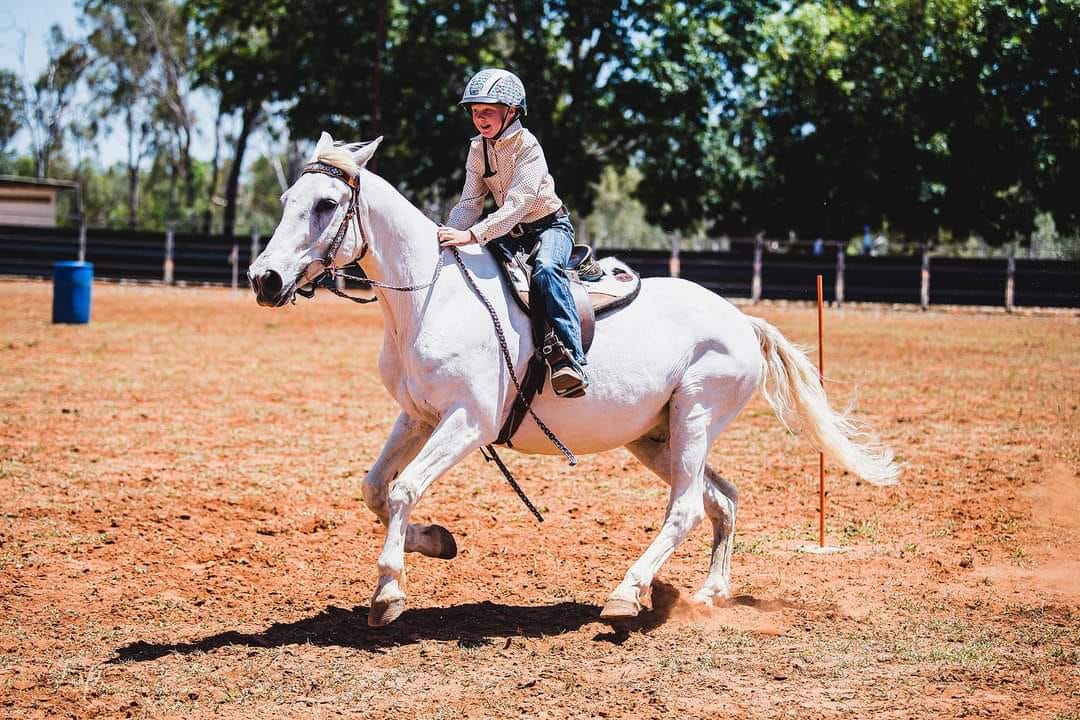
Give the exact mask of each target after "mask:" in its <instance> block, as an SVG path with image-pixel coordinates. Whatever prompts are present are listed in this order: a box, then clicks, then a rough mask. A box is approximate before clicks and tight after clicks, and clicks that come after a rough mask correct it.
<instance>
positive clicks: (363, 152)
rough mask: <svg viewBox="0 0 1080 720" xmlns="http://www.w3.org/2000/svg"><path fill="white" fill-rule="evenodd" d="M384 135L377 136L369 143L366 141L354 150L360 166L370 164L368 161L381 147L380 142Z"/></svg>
mask: <svg viewBox="0 0 1080 720" xmlns="http://www.w3.org/2000/svg"><path fill="white" fill-rule="evenodd" d="M382 139H383V136H382V135H380V136H379V137H377V138H375V139H374V140H372V141H371V142H369V143H365V144H364V145H363V146H362V147H359V148H357V149H356V150H353V159H354V160H356V164H357V165H358V166H359V167H364V166H365V165H367V164H368V161H369V160H371V158H373V157H374V156H375V151H376V150H378V149H379V143H381V142H382Z"/></svg>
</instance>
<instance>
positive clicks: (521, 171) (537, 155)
mask: <svg viewBox="0 0 1080 720" xmlns="http://www.w3.org/2000/svg"><path fill="white" fill-rule="evenodd" d="M483 143H484V138H483V137H482V136H480V135H477V136H476V137H474V138H473V139H472V142H471V143H470V145H469V157H468V159H467V160H466V161H465V187H464V189H463V190H462V191H461V200H460V201H459V202H458V204H457V205H455V206H454V209H453V210H451V211H450V217H449V218H448V219H447V221H446V224H447V225H449V226H450V227H452V228H455V229H457V230H471V231H472V234H473V235H474V236H475V237H476V240H477V241H478V242H479V243H480V244H484V243H486V242H487V241H489V240H493V239H495V238H499V237H502V236H503V235H506V234H507V233H509V232H510V230H511V228H513V227H514V226H515V225H517V224H518V223H523V222H536V221H537V220H539V219H540V218H542V217H544V216H545V215H550V214H551V213H553V212H555V211H556V210H558V209H559V208H561V207H562V204H563V203H562V200H560V199H559V196H558V195H556V194H555V180H554V179H553V178H552V177H551V174H550V173H549V172H548V166H547V160H546V159H545V158H544V149H543V148H541V147H540V143H539V141H537V139H536V136H535V135H533V134H532V133H531V132H529V131H528V130H527V129H525V128H524V127H523V126H522V125H521V121H520V120H515V121H514V122H513V123H512V124H511V125H510V126H509V127H508V128H506V131H505V132H504V133H503V134H502V137H500V138H499V139H498V140H495V141H494V142H488V148H487V154H488V164H489V165H490V167H491V171H492V172H494V173H495V174H494V175H492V176H491V177H488V178H485V177H484V146H483ZM489 192H490V193H491V194H492V196H493V197H494V198H495V204H496V205H497V206H498V209H497V210H495V211H494V212H492V213H491V214H490V215H488V216H487V217H486V218H484V219H483V220H480V215H481V213H483V211H484V199H485V198H486V197H487V194H488V193H489ZM478 220H479V222H477V221H478Z"/></svg>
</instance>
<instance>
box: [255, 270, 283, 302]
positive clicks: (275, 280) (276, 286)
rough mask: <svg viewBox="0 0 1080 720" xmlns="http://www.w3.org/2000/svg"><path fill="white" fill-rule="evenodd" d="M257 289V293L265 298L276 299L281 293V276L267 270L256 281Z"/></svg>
mask: <svg viewBox="0 0 1080 720" xmlns="http://www.w3.org/2000/svg"><path fill="white" fill-rule="evenodd" d="M256 283H257V287H258V291H257V292H258V293H259V294H260V295H262V296H263V297H265V298H274V297H277V294H278V293H279V292H281V288H282V286H283V285H284V283H282V281H281V276H280V275H278V274H277V273H276V272H274V271H273V270H267V271H266V272H264V273H263V274H262V276H261V277H259V278H258V279H257V281H256Z"/></svg>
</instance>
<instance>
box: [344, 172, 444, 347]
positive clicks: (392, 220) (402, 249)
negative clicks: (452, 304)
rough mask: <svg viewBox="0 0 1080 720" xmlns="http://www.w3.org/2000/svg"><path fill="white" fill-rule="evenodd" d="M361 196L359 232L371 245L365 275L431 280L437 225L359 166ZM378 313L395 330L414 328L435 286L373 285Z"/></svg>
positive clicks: (408, 282) (386, 280)
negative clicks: (361, 228)
mask: <svg viewBox="0 0 1080 720" xmlns="http://www.w3.org/2000/svg"><path fill="white" fill-rule="evenodd" d="M360 187H361V191H360V192H361V193H362V194H363V196H364V199H365V201H366V202H365V205H366V218H365V219H364V231H365V232H366V233H367V234H368V238H367V240H368V242H369V243H370V250H369V252H368V254H367V255H366V256H365V257H364V259H363V260H361V261H360V267H361V268H362V269H363V271H364V274H365V275H366V276H367V277H369V278H371V279H372V280H377V281H379V282H380V283H383V284H386V285H392V286H394V287H410V286H415V285H424V284H426V283H428V282H430V281H431V279H432V277H433V276H434V274H435V268H436V265H437V264H438V263H441V262H443V261H444V258H443V257H442V256H443V253H440V252H439V246H438V239H437V237H436V235H435V230H436V226H435V223H433V222H432V221H431V220H429V219H428V218H427V217H426V216H425V215H424V214H423V213H422V212H420V210H418V209H417V208H416V207H415V206H414V205H413V204H412V203H410V202H409V201H408V200H406V199H405V197H404V196H403V195H401V194H400V193H399V192H398V191H397V190H396V189H394V188H393V187H392V186H391V185H390V184H389V183H387V182H386V181H385V180H383V179H382V178H380V177H378V176H377V175H375V174H373V173H370V172H368V171H363V175H362V177H361V179H360ZM375 292H376V294H377V295H378V296H379V302H380V304H381V305H382V306H383V315H384V317H385V319H386V321H387V323H390V324H392V325H394V326H395V329H396V330H397V331H400V332H407V330H408V328H409V327H413V328H415V327H418V325H419V322H420V319H421V317H422V315H423V313H424V308H425V305H426V304H427V302H428V300H429V299H430V297H432V296H433V294H434V288H432V289H427V288H425V289H422V290H414V291H411V292H409V291H399V290H378V289H377V290H376V291H375Z"/></svg>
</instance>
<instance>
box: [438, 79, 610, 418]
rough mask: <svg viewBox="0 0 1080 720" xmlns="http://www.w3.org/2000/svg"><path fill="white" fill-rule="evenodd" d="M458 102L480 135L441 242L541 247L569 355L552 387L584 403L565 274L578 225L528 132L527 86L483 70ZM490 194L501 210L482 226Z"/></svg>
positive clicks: (540, 262) (540, 277)
mask: <svg viewBox="0 0 1080 720" xmlns="http://www.w3.org/2000/svg"><path fill="white" fill-rule="evenodd" d="M458 104H459V105H464V106H465V108H466V109H467V110H468V111H469V113H470V115H471V116H472V121H473V125H475V126H476V129H477V130H478V131H479V132H480V134H479V135H478V136H476V137H474V138H473V139H472V141H471V143H470V145H469V156H468V159H467V160H466V161H465V187H464V189H463V190H462V193H461V200H460V201H459V202H458V204H457V205H456V206H455V207H454V209H453V210H451V211H450V216H449V218H448V219H447V221H446V225H447V226H444V227H440V228H439V230H438V235H439V243H440V244H441V245H443V246H444V247H445V246H452V245H468V244H469V243H474V242H475V243H480V244H481V245H483V244H485V243H488V242H495V243H498V244H499V245H501V246H502V247H504V248H506V249H508V250H510V251H511V252H513V251H515V250H519V249H525V250H526V251H528V250H529V249H531V248H532V247H533V246H534V245H536V243H537V241H539V244H540V248H539V251H538V252H537V254H536V260H535V262H534V264H533V275H532V286H533V288H534V289H536V290H537V291H538V293H539V294H540V295H541V296H542V298H543V303H544V309H545V310H546V312H547V317H548V321H549V322H550V323H551V326H552V329H553V330H554V331H555V335H556V337H557V338H558V339H559V341H561V342H562V344H563V346H564V347H565V348H566V351H567V352H566V353H564V357H565V360H562V361H561V362H559V363H557V364H556V365H555V366H554V367H552V368H551V387H552V390H553V391H554V392H555V394H556V395H560V396H567V395H570V396H573V397H577V396H578V395H579V394H581V393H582V392H584V390H585V388H587V387H588V385H589V379H588V376H586V374H585V370H584V365H585V364H586V361H585V353H584V352H582V350H581V325H580V321H579V319H578V315H577V310H576V308H575V305H574V300H573V297H572V296H571V294H570V284H569V281H568V280H567V278H566V275H565V272H564V270H565V268H566V263H567V261H568V260H569V259H570V251H571V250H572V249H573V247H574V226H573V225H572V224H571V223H570V217H569V214H568V213H567V212H566V208H565V207H563V203H562V200H560V199H559V196H558V195H556V194H555V181H554V179H552V177H551V175H550V173H548V167H547V161H546V160H545V159H544V150H543V149H542V148H541V147H540V143H539V142H537V140H536V137H535V136H534V135H533V134H532V133H531V132H529V131H528V130H526V129H525V128H524V127H523V126H522V123H521V118H522V117H524V116H525V114H526V105H525V86H524V85H523V84H522V82H521V80H520V79H518V77H517V76H516V75H514V74H513V73H511V72H508V71H507V70H501V69H494V68H489V69H486V70H481V71H480V72H478V73H477V74H476V75H474V76H473V78H472V79H471V80H469V82H468V84H467V85H466V86H465V92H464V93H463V94H462V96H461V102H460V103H458ZM488 193H491V194H492V195H493V196H494V198H495V204H496V205H497V206H498V208H497V209H496V210H495V211H494V212H492V213H491V214H489V215H488V216H487V217H485V218H484V219H483V220H481V219H480V215H481V213H482V212H483V210H484V199H485V198H486V197H487V194H488ZM536 294H537V293H533V295H534V297H535V295H536Z"/></svg>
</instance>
